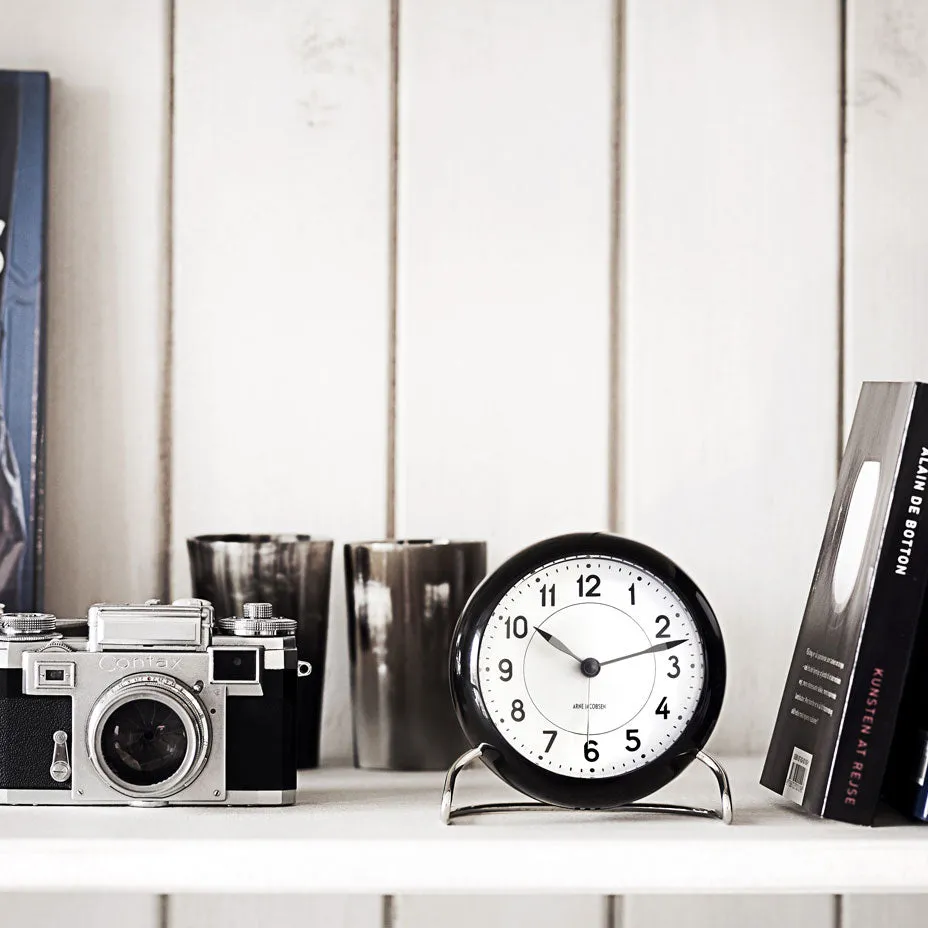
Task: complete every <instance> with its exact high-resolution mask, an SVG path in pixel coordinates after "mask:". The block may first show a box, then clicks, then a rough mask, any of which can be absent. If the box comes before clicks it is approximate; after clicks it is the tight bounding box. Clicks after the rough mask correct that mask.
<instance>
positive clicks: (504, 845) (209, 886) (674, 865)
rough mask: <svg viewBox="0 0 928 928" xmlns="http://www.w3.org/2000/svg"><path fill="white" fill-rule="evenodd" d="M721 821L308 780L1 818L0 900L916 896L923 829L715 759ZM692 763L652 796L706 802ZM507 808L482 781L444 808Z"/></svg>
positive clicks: (410, 777)
mask: <svg viewBox="0 0 928 928" xmlns="http://www.w3.org/2000/svg"><path fill="white" fill-rule="evenodd" d="M725 763H726V766H727V768H728V771H729V774H730V776H731V780H732V789H733V792H734V799H735V824H734V825H732V826H729V827H726V826H724V825H722V824H721V822H717V821H710V820H704V819H688V818H682V817H670V816H644V815H640V814H635V815H628V814H626V815H608V814H603V813H569V812H565V813H560V812H557V813H554V812H548V813H543V814H527V813H520V814H506V815H490V816H479V817H474V818H468V819H464V820H461V821H459V822H456V823H455V824H453V825H451V826H445V825H442V824H441V822H440V821H439V800H440V794H441V784H442V779H443V777H442V775H441V774H424V773H414V774H397V773H374V772H367V771H356V770H337V769H331V770H321V771H314V772H309V773H307V774H305V775H304V776H303V778H302V781H301V787H302V788H301V791H300V797H299V802H298V805H297V806H296V807H291V808H286V809H236V810H227V809H222V810H220V809H130V808H73V807H68V808H60V807H59V808H31V807H6V808H3V809H0V890H12V889H17V890H62V891H64V890H75V891H78V890H80V891H83V890H86V891H99V890H116V889H118V890H120V891H123V892H126V891H139V892H198V891H200V892H236V891H241V892H305V893H385V894H389V893H445V892H456V893H462V892H463V893H469V892H475V893H477V892H480V893H497V892H505V893H510V892H512V893H517V892H518V893H573V892H576V893H597V894H605V893H630V892H636V893H668V892H670V893H673V892H686V893H693V892H697V893H698V892H713V893H720V892H815V893H823V892H825V893H840V892H854V893H860V892H867V893H871V892H894V893H904V892H928V829H923V828H922V827H920V826H918V825H907V824H906V825H903V824H901V822H900V823H898V824H894V825H889V826H884V827H879V828H873V829H867V828H860V827H855V826H852V825H841V824H837V823H833V822H823V821H820V820H818V819H814V818H811V817H809V816H807V815H805V814H803V813H802V812H800V811H799V810H798V809H796V808H795V807H793V806H791V805H789V804H787V803H785V802H783V801H782V800H779V799H778V798H777V797H776V796H774V795H772V794H771V793H769V792H768V791H767V790H764V789H762V788H761V787H760V786H759V785H757V778H758V774H759V771H760V766H761V762H760V760H759V759H758V758H747V759H735V760H731V759H729V760H726V761H725ZM712 787H713V783H712V778H711V777H710V775H709V773H708V772H707V771H705V770H703V769H702V768H700V767H699V766H698V765H694V766H692V767H691V768H690V769H689V770H688V771H687V772H686V773H685V774H684V775H683V777H682V778H681V779H680V780H678V781H677V782H676V783H674V784H672V785H671V786H670V787H668V789H667V790H665V791H664V793H663V794H662V798H665V799H668V800H670V801H677V802H680V801H684V802H698V803H706V804H711V803H713V801H714V797H713V790H712ZM507 798H513V797H512V796H511V795H510V793H509V791H508V790H507V789H506V788H505V786H503V785H502V784H501V783H499V782H498V781H496V779H495V778H494V777H492V776H491V775H490V774H489V773H488V772H487V771H485V770H482V769H478V770H474V771H472V772H470V771H468V772H465V773H464V774H462V776H461V778H460V779H459V781H458V796H457V797H456V804H458V803H464V804H469V803H471V802H475V801H479V802H485V801H495V800H505V799H507Z"/></svg>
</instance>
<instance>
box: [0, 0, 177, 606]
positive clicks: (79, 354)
mask: <svg viewBox="0 0 928 928" xmlns="http://www.w3.org/2000/svg"><path fill="white" fill-rule="evenodd" d="M0 62H2V67H4V68H7V69H27V70H29V69H31V70H42V71H50V72H51V74H52V108H51V124H52V128H51V166H50V171H51V194H50V201H51V205H50V214H49V219H50V222H49V241H48V415H47V423H46V425H47V433H48V440H47V477H46V508H47V514H48V518H47V522H46V552H45V564H46V581H45V593H46V602H45V605H46V607H47V608H49V609H51V610H52V611H55V612H59V613H62V614H64V615H79V614H83V613H85V612H86V609H87V606H88V604H90V603H94V602H99V601H100V600H101V599H105V598H108V597H109V598H117V599H138V598H139V597H141V598H147V597H150V596H154V595H157V594H158V593H159V587H160V583H161V580H160V576H161V573H162V571H161V559H162V553H163V550H164V541H165V539H164V537H163V530H162V521H163V520H162V514H163V511H164V505H165V494H164V492H163V488H162V485H161V475H160V446H161V437H162V436H161V416H162V412H163V403H164V400H163V392H164V391H163V382H164V361H165V338H164V334H165V324H166V319H167V307H168V287H167V273H166V271H167V259H168V211H167V197H166V193H167V181H168V153H169V148H170V136H169V119H168V99H169V94H168V86H169V75H170V23H169V4H168V3H167V2H166V0H164V2H161V0H158V2H155V0H152V2H148V3H144V4H125V3H123V2H121V0H92V2H91V0H81V2H73V3H70V2H66V0H30V2H29V3H22V2H19V0H0Z"/></svg>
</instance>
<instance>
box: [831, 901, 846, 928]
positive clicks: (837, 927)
mask: <svg viewBox="0 0 928 928" xmlns="http://www.w3.org/2000/svg"><path fill="white" fill-rule="evenodd" d="M831 921H832V925H833V928H844V896H835V897H834V911H833V915H832V919H831Z"/></svg>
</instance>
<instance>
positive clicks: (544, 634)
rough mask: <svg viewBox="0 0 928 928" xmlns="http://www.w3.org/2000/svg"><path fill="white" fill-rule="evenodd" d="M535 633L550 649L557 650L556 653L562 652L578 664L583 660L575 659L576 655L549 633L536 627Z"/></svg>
mask: <svg viewBox="0 0 928 928" xmlns="http://www.w3.org/2000/svg"><path fill="white" fill-rule="evenodd" d="M535 631H536V632H538V634H539V635H541V637H542V638H544V640H545V641H547V642H548V644H550V645H551V647H553V648H557V649H558V651H562V652H563V653H564V654H566V655H567V656H568V657H572V658H573V659H574V660H575V661H576V662H577V663H578V664H582V663H583V658H581V657H577V655H576V654H574V652H573V651H571V650H570V648H568V647H567V645H566V644H564V642H563V641H561V639H560V638H555V637H554V635H552V634H551V633H550V632H546V631H543V630H542V629H540V628H539V627H538V626H537V625H536V626H535Z"/></svg>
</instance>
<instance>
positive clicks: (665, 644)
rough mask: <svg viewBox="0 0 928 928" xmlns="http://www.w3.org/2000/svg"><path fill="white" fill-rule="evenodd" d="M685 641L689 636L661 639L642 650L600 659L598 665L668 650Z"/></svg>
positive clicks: (602, 665)
mask: <svg viewBox="0 0 928 928" xmlns="http://www.w3.org/2000/svg"><path fill="white" fill-rule="evenodd" d="M685 641H689V638H679V639H677V640H676V641H662V642H661V643H660V644H656V645H654V646H653V647H650V648H645V649H644V650H643V651H635V653H634V654H623V655H622V656H621V657H614V658H612V660H610V661H600V662H599V666H600V667H605V666H606V664H615V663H616V662H617V661H627V660H628V659H629V658H630V657H641V655H642V654H653V653H654V652H655V651H669V650H670V649H671V648H675V647H676V646H677V645H678V644H683V643H684V642H685Z"/></svg>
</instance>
